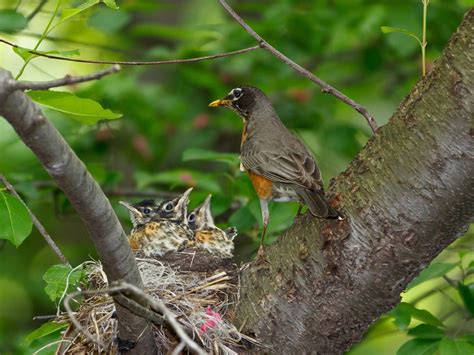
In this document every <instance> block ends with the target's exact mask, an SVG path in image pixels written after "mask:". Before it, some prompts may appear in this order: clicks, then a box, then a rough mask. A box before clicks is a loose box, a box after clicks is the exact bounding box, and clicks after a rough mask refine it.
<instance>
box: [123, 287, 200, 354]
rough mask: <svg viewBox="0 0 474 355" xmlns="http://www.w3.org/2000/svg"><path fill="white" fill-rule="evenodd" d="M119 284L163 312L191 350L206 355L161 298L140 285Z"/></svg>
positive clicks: (126, 290) (166, 319)
mask: <svg viewBox="0 0 474 355" xmlns="http://www.w3.org/2000/svg"><path fill="white" fill-rule="evenodd" d="M118 285H121V286H122V288H123V291H125V293H126V292H129V293H131V294H132V295H133V298H134V299H136V300H137V301H138V300H142V302H143V303H144V304H147V305H149V306H150V307H151V308H152V309H154V310H155V311H157V312H159V313H161V314H163V316H164V318H165V321H167V322H168V323H169V324H170V326H171V327H172V328H173V329H174V331H175V332H176V334H177V335H178V337H179V338H180V339H181V340H182V341H183V342H185V343H186V345H187V346H188V348H189V349H190V350H193V351H194V352H195V353H196V354H199V355H204V354H205V351H204V350H203V349H202V348H201V347H200V346H199V345H197V344H196V343H195V342H194V340H192V339H191V338H190V337H189V336H188V334H186V332H185V331H184V329H183V327H182V326H181V325H180V324H179V323H178V321H177V320H176V316H175V314H174V313H173V312H171V311H170V310H169V309H168V307H166V305H165V304H164V303H163V301H161V300H157V299H155V298H153V297H151V296H149V295H147V294H146V293H145V292H143V291H142V290H141V289H139V288H138V287H136V286H134V285H131V284H129V283H126V282H123V281H122V282H118Z"/></svg>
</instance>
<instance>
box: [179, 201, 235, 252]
mask: <svg viewBox="0 0 474 355" xmlns="http://www.w3.org/2000/svg"><path fill="white" fill-rule="evenodd" d="M188 223H189V226H190V227H191V229H192V230H193V231H194V243H195V246H196V247H197V248H199V249H204V250H207V251H208V252H210V253H211V254H215V255H217V256H219V257H221V258H231V257H232V256H233V254H234V242H233V240H234V238H235V236H236V235H237V229H236V228H235V227H230V228H227V229H226V230H225V231H223V230H222V229H220V228H218V227H216V226H215V224H214V219H213V218H212V214H211V195H209V196H207V198H206V199H205V200H204V202H203V203H202V204H201V205H200V206H199V207H197V208H195V209H194V210H193V211H192V212H191V213H190V214H189V216H188Z"/></svg>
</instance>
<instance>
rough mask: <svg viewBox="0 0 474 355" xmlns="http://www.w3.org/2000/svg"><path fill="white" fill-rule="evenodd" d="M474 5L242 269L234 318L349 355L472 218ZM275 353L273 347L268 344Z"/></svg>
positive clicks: (276, 342) (289, 344) (300, 344)
mask: <svg viewBox="0 0 474 355" xmlns="http://www.w3.org/2000/svg"><path fill="white" fill-rule="evenodd" d="M473 26H474V9H471V10H470V11H469V12H468V13H467V15H466V17H465V19H464V21H463V23H462V24H461V26H460V28H459V29H458V31H457V32H456V33H455V34H454V35H453V37H452V38H451V40H450V41H449V43H448V46H447V48H446V49H445V51H444V53H443V56H442V58H441V59H439V60H438V61H437V63H436V65H435V67H434V68H433V70H432V71H431V72H430V73H429V74H428V75H427V76H425V77H424V78H423V79H422V80H421V81H420V82H419V83H418V84H417V85H416V86H415V87H414V88H413V90H412V92H411V93H410V95H409V96H407V97H406V98H405V99H404V101H403V102H402V103H401V104H400V107H399V109H398V110H397V112H395V114H394V115H393V117H392V118H391V119H390V121H389V123H388V124H386V125H385V126H383V127H381V128H380V129H379V130H378V131H377V133H376V134H375V135H374V137H373V138H372V139H371V140H369V142H368V143H367V145H366V146H365V147H364V148H363V149H362V151H361V152H360V153H359V154H358V156H357V157H356V158H355V159H354V161H353V162H352V163H351V164H350V165H349V167H348V168H347V169H346V171H344V172H343V173H342V174H340V175H339V176H338V177H337V178H336V179H335V180H334V183H333V185H332V187H331V188H330V189H329V192H328V195H329V196H332V201H331V202H332V204H333V205H334V206H335V207H337V208H338V209H339V210H340V211H341V212H343V214H344V215H345V216H346V220H344V221H329V220H318V219H316V218H314V217H312V216H311V215H310V214H306V215H304V216H302V217H300V218H298V220H297V221H296V223H295V224H294V225H293V226H292V227H291V228H290V229H289V230H288V231H287V232H286V233H284V235H283V236H281V237H280V238H279V239H278V241H277V242H275V243H274V244H273V245H271V246H269V247H267V248H266V255H267V259H268V261H269V263H268V265H266V266H267V267H263V268H262V267H261V266H260V268H258V267H256V266H252V267H250V268H249V269H248V270H246V271H244V272H243V274H242V277H241V286H242V287H241V294H240V303H239V305H238V307H237V310H236V314H237V320H236V321H237V323H240V324H245V326H244V327H243V330H244V332H245V333H246V334H256V336H257V337H258V338H259V339H261V340H262V341H263V342H264V343H267V344H271V345H272V347H273V350H275V349H278V352H279V353H288V354H296V353H305V352H307V351H308V349H310V351H311V352H314V353H318V354H342V353H344V352H346V351H347V350H348V349H350V347H351V346H352V345H354V344H356V343H357V342H359V341H360V339H361V338H362V336H363V334H364V332H365V331H366V330H367V328H368V326H369V325H370V324H371V323H372V322H374V321H375V320H376V319H377V318H378V317H380V315H381V314H383V313H384V312H386V311H388V310H389V309H391V308H392V307H393V306H394V305H396V304H397V303H398V302H399V301H400V293H401V292H402V291H403V290H404V288H405V287H406V285H407V284H408V282H409V281H411V280H412V279H413V278H414V277H415V276H416V275H417V274H418V273H419V272H420V271H421V270H422V269H423V268H424V267H426V265H428V264H429V262H430V261H431V260H433V258H434V257H435V256H436V255H437V254H438V253H439V252H440V251H441V250H443V249H444V248H446V247H447V246H448V245H449V244H450V243H452V242H453V241H454V240H455V239H456V238H457V237H458V236H460V235H462V234H464V233H465V231H466V230H467V228H468V226H469V224H470V223H471V222H472V221H473V220H474V163H473V155H472V152H474V140H473V137H472V135H473V130H472V122H473V121H472V118H473V112H474V89H473V88H474V76H473V75H472V73H473V71H474V61H473V60H472V50H471V48H472V43H473V42H474V32H473V31H472V27H473ZM270 352H271V351H270Z"/></svg>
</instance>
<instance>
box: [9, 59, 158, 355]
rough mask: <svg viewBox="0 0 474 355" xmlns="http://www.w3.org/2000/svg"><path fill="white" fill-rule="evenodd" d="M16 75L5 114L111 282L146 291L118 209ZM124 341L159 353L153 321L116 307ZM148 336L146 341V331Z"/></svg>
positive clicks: (138, 349) (139, 349)
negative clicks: (78, 222)
mask: <svg viewBox="0 0 474 355" xmlns="http://www.w3.org/2000/svg"><path fill="white" fill-rule="evenodd" d="M12 83H14V81H12V76H11V74H10V73H9V72H8V71H6V70H4V69H1V68H0V115H1V116H3V117H4V118H5V119H6V120H7V121H8V122H9V123H10V124H11V125H12V127H13V128H14V129H15V131H16V132H17V134H18V135H19V137H20V138H21V139H22V140H23V142H24V143H25V144H26V145H27V146H28V147H29V148H30V149H31V150H32V151H33V153H34V154H35V155H36V156H37V157H38V159H39V160H40V162H41V163H42V165H43V167H44V168H45V169H46V171H47V172H48V174H49V175H50V176H51V177H52V178H53V179H54V181H55V182H56V183H57V184H58V186H59V188H60V189H61V190H63V191H64V193H65V195H66V196H67V197H68V198H69V200H70V201H71V204H72V205H73V207H74V208H75V210H76V211H77V212H78V214H79V215H80V217H81V218H82V220H83V222H84V224H85V226H86V228H87V230H88V232H89V235H90V237H91V239H92V242H93V243H94V245H95V248H96V250H97V252H98V254H99V257H100V259H101V261H102V263H103V265H104V269H105V272H106V274H107V277H108V279H109V281H110V282H113V281H116V280H125V281H127V282H129V283H130V284H133V285H135V286H137V287H143V284H142V280H141V277H140V274H139V272H138V268H137V264H136V261H135V258H134V256H133V253H132V251H131V249H130V246H129V245H128V242H127V238H126V236H125V233H124V231H123V229H122V226H121V225H120V222H119V220H118V218H117V216H116V215H115V213H114V211H113V209H112V206H111V205H110V203H109V201H108V200H107V198H106V196H105V195H104V193H103V192H102V190H101V188H100V187H99V185H98V184H97V182H96V181H95V180H94V179H93V178H92V176H91V175H90V174H89V172H88V171H87V169H86V167H85V166H84V164H83V163H82V161H81V160H80V159H79V158H78V157H77V156H76V154H75V153H74V152H73V151H72V149H71V148H70V147H69V145H68V144H67V143H66V141H65V140H64V138H63V137H62V136H61V135H60V133H59V132H58V131H57V130H56V128H55V127H54V126H53V125H52V124H51V123H50V122H49V121H48V120H47V119H46V117H45V116H44V115H43V113H42V112H41V109H40V108H39V107H38V106H37V105H36V104H35V103H34V102H32V101H31V100H30V99H29V98H28V96H26V95H25V94H24V93H23V92H22V91H20V90H12V87H11V84H12ZM115 307H116V310H117V317H118V326H119V334H120V337H121V338H122V339H124V340H128V341H130V342H135V343H136V347H135V348H134V349H132V351H131V353H132V354H135V353H136V354H144V353H154V352H156V349H155V343H154V340H153V335H152V333H151V330H149V327H147V321H146V320H144V319H142V318H140V317H137V316H136V315H134V314H133V313H131V312H130V311H129V310H127V309H126V308H124V307H123V306H121V305H120V304H118V303H116V304H115ZM147 328H148V331H147V332H146V333H145V334H144V335H143V336H141V337H140V338H138V337H139V336H140V333H141V331H142V330H143V329H147Z"/></svg>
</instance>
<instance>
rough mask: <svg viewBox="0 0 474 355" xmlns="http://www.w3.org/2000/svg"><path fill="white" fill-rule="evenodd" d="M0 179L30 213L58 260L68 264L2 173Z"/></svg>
mask: <svg viewBox="0 0 474 355" xmlns="http://www.w3.org/2000/svg"><path fill="white" fill-rule="evenodd" d="M0 181H1V182H2V184H3V185H5V187H6V188H7V190H8V191H9V192H10V193H11V194H12V195H13V196H15V197H16V198H17V199H18V200H19V201H20V202H21V203H22V204H23V206H25V208H26V210H27V211H28V214H29V215H30V218H31V221H32V222H33V224H34V225H35V227H36V229H37V230H38V232H39V233H40V234H41V235H42V236H43V238H44V240H45V241H46V243H48V245H49V247H50V248H51V249H52V250H53V252H54V253H55V254H56V255H57V257H58V258H59V260H61V262H62V263H63V264H66V265H69V261H68V260H67V258H66V257H65V256H64V254H63V253H62V251H61V249H59V247H58V246H57V245H56V243H55V242H54V240H53V238H51V236H50V235H49V233H48V232H47V231H46V228H44V226H43V225H42V224H41V222H40V221H39V220H38V218H36V216H35V214H34V213H33V211H32V210H31V209H30V208H29V207H28V205H27V204H26V203H25V201H23V199H22V198H21V196H20V195H19V194H18V192H16V190H15V188H14V187H13V185H12V184H10V182H9V181H8V180H7V178H6V177H5V176H3V175H2V174H0Z"/></svg>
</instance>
